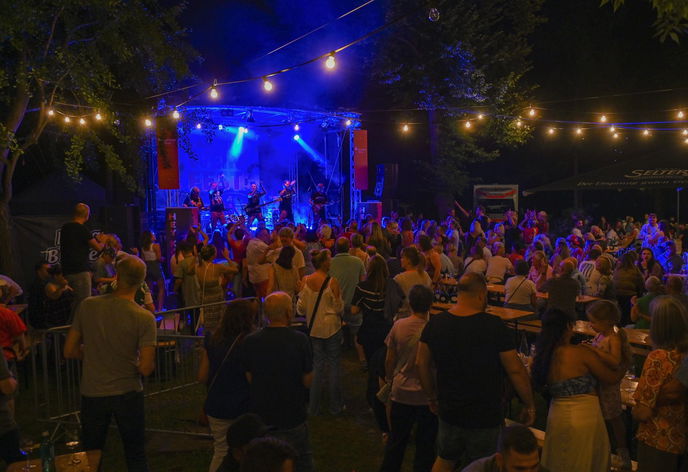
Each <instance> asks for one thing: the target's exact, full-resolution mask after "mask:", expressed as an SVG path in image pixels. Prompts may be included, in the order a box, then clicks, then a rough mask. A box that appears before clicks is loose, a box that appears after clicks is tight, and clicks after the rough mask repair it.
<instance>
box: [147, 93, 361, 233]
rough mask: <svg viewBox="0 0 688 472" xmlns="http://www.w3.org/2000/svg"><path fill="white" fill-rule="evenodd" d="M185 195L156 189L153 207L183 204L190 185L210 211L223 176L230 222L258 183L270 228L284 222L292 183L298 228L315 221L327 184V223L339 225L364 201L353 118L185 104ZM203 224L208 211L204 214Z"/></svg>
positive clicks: (182, 171)
mask: <svg viewBox="0 0 688 472" xmlns="http://www.w3.org/2000/svg"><path fill="white" fill-rule="evenodd" d="M179 112H180V114H181V116H182V120H180V122H179V125H178V129H177V132H178V136H179V138H178V143H179V144H178V147H179V184H180V189H179V190H157V192H156V195H155V197H154V200H155V207H156V208H155V209H156V210H158V212H159V211H164V210H165V208H167V207H180V206H182V203H183V201H184V199H185V197H186V196H187V195H188V193H189V191H190V189H191V188H192V187H198V188H199V189H200V190H201V193H200V195H201V197H202V199H203V202H204V204H205V205H206V206H207V205H208V202H209V194H208V192H209V190H210V187H211V184H212V183H213V182H218V181H219V180H220V176H224V186H225V188H224V192H223V195H222V197H223V200H224V206H225V210H226V211H225V213H226V216H227V218H229V219H231V218H233V217H235V216H237V215H241V214H244V206H245V205H246V204H247V195H248V192H249V187H250V185H251V184H252V183H256V184H259V185H260V184H262V185H263V187H264V188H265V190H266V192H267V194H266V195H265V196H264V197H263V198H262V199H261V203H262V204H265V206H263V208H262V210H263V215H264V217H265V221H266V224H267V226H268V227H272V226H273V224H274V223H275V222H276V221H277V219H278V218H279V213H278V210H277V208H278V204H279V203H278V202H277V201H276V200H277V197H278V194H279V192H280V190H281V189H282V184H283V182H284V181H285V180H290V181H291V180H294V181H296V183H295V190H296V196H295V197H294V204H293V210H294V219H295V223H306V224H309V223H310V222H311V220H312V213H311V209H310V205H309V199H310V195H311V193H312V192H313V191H314V190H315V186H316V185H317V184H318V183H323V184H325V188H326V193H327V196H328V198H329V201H330V204H329V206H327V208H326V214H327V218H328V219H329V220H330V221H331V222H332V223H336V224H338V223H339V221H340V220H344V219H346V218H349V216H350V215H351V214H352V213H353V211H354V209H355V208H356V207H357V204H358V202H359V201H360V191H358V190H355V189H354V186H353V184H352V182H353V145H352V139H353V138H352V136H353V132H352V131H353V130H354V129H355V128H357V127H358V126H359V121H358V120H359V116H358V115H357V114H355V113H334V112H319V111H305V110H296V109H284V108H263V107H244V106H212V107H193V106H190V107H180V108H179ZM201 220H202V224H203V226H204V227H207V224H208V223H209V213H208V212H207V211H202V212H201Z"/></svg>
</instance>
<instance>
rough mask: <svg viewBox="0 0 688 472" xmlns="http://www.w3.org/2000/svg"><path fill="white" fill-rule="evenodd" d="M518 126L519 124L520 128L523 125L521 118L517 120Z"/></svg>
mask: <svg viewBox="0 0 688 472" xmlns="http://www.w3.org/2000/svg"><path fill="white" fill-rule="evenodd" d="M516 126H518V127H519V128H520V127H521V126H523V122H522V121H521V119H520V118H519V119H518V120H516Z"/></svg>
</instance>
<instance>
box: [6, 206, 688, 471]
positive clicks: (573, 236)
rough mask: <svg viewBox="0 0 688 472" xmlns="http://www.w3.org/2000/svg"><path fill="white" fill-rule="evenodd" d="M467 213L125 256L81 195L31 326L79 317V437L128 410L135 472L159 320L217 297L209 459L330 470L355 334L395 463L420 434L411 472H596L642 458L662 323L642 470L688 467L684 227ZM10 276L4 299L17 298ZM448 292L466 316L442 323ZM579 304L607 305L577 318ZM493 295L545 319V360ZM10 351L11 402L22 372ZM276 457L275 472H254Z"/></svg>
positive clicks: (237, 465)
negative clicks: (520, 339)
mask: <svg viewBox="0 0 688 472" xmlns="http://www.w3.org/2000/svg"><path fill="white" fill-rule="evenodd" d="M456 207H457V209H458V212H457V211H455V210H451V211H450V212H449V214H448V215H447V217H446V219H444V220H439V221H437V220H429V219H424V218H422V217H414V216H413V215H406V216H403V217H400V216H399V215H397V214H395V213H392V214H391V215H390V216H389V217H385V218H382V219H381V220H380V221H378V220H376V219H374V218H373V217H371V216H367V217H366V218H364V219H363V220H361V221H357V220H351V221H349V222H348V224H346V225H332V224H328V223H325V222H322V224H320V225H319V226H318V227H317V228H315V229H308V228H306V227H305V226H304V225H291V224H285V225H283V226H281V227H278V228H274V229H273V230H270V229H268V228H266V227H264V226H261V227H258V228H257V229H255V230H253V231H252V230H251V229H249V228H248V227H247V225H245V224H244V222H243V221H242V220H240V221H239V222H238V223H235V224H228V225H227V227H226V228H225V230H224V231H222V230H215V231H214V232H213V233H212V234H211V236H210V237H209V236H208V235H206V234H205V233H204V232H203V231H202V230H201V229H200V228H198V227H191V228H189V229H188V232H185V233H184V234H181V235H180V237H179V239H178V240H177V241H176V246H175V247H176V249H175V251H174V254H172V255H171V257H170V260H165V259H164V254H163V253H162V251H161V248H160V245H159V243H158V242H157V241H156V237H155V234H154V233H153V232H151V231H146V232H144V233H143V235H142V238H141V244H140V245H139V247H137V248H130V249H129V250H128V251H126V252H125V251H124V250H123V248H122V245H121V243H120V242H119V239H118V238H117V237H116V235H97V236H95V237H93V236H92V234H91V233H90V232H89V231H88V230H87V229H86V226H85V223H86V222H87V221H88V219H89V209H88V206H87V205H85V204H79V205H78V206H77V207H76V210H75V216H74V220H73V221H71V222H69V223H67V224H65V226H64V227H63V229H62V235H61V238H62V248H61V252H62V260H61V264H60V265H49V264H45V263H42V262H41V263H39V264H37V265H36V280H35V281H34V283H33V284H32V285H31V287H30V289H29V290H28V294H27V300H28V304H29V308H28V312H27V313H28V317H27V319H28V321H29V324H30V326H31V327H33V328H35V329H44V328H47V327H51V326H59V325H63V324H66V323H70V324H71V329H70V332H69V335H68V337H67V341H66V344H65V352H64V354H65V357H68V358H78V359H83V374H82V375H83V376H82V380H81V393H82V428H83V434H84V446H85V447H87V448H91V449H100V448H102V445H103V444H104V441H105V436H106V433H107V425H108V424H109V422H110V419H111V417H112V416H114V418H115V420H116V422H117V423H118V426H119V433H120V435H121V437H122V441H123V444H124V451H125V456H126V461H127V466H128V469H129V470H130V471H134V470H135V471H139V470H148V469H147V462H146V456H145V451H144V449H143V447H142V445H143V443H144V442H143V439H142V438H143V436H142V435H143V431H144V426H145V413H144V408H143V394H142V388H143V387H142V384H141V380H140V378H141V376H146V375H149V374H150V373H151V372H152V371H153V369H154V365H155V363H154V356H155V345H156V328H157V327H160V326H157V324H156V323H157V322H156V320H155V317H154V316H153V312H156V311H162V310H164V309H165V308H173V307H175V305H176V306H178V307H182V308H183V307H195V306H199V305H201V306H204V308H203V310H202V315H201V317H200V319H198V320H197V323H192V324H191V325H190V326H188V329H192V330H193V332H194V334H202V335H203V343H202V350H201V353H202V357H201V362H200V369H199V374H198V377H199V380H200V381H201V382H203V383H205V384H206V386H207V396H206V399H205V402H204V412H205V415H206V416H207V422H208V425H209V428H210V431H211V433H212V436H213V447H214V453H213V457H212V460H211V465H210V472H215V471H235V470H242V471H243V470H251V471H254V470H292V468H293V470H297V471H308V470H313V469H314V466H313V460H312V449H311V446H310V438H309V431H308V421H307V420H308V417H309V416H316V415H323V414H325V411H327V412H328V414H330V415H342V414H345V413H346V398H345V395H344V389H343V386H342V382H343V380H342V353H343V350H344V349H346V348H347V347H350V348H352V349H355V351H356V356H357V358H358V360H359V362H360V364H361V370H362V371H363V372H367V376H368V382H367V388H366V391H365V392H361V395H365V397H366V399H367V402H368V404H369V406H370V408H371V410H372V412H373V414H374V417H375V420H376V424H377V426H378V427H379V429H380V432H381V436H382V441H383V443H384V458H383V460H382V463H381V465H380V470H381V471H398V470H401V467H402V464H403V463H404V458H405V455H406V454H405V452H406V448H407V445H408V442H409V441H410V439H411V437H412V436H415V456H414V458H413V464H414V470H416V471H425V470H427V471H429V470H432V471H433V472H437V471H444V470H446V471H452V470H457V468H458V470H462V469H463V468H465V469H463V470H466V471H469V472H476V471H491V470H500V471H506V470H550V471H563V472H566V471H600V472H601V471H606V470H608V469H609V466H610V460H611V459H610V457H611V455H610V454H611V451H612V444H613V446H614V452H616V455H617V456H618V457H619V458H620V461H621V467H624V468H628V467H630V458H631V452H630V451H631V450H632V447H631V445H630V444H628V442H627V439H626V437H627V432H626V426H625V424H624V421H623V414H622V409H621V400H620V382H621V379H622V378H623V376H624V375H625V374H626V371H627V370H628V369H629V367H630V366H631V364H632V355H631V351H630V347H629V345H628V339H627V337H626V334H625V331H624V327H625V326H629V325H632V324H634V326H635V327H636V328H645V329H649V330H650V337H651V341H652V346H653V348H654V350H652V351H651V352H650V353H649V355H648V357H647V360H646V361H645V365H644V368H643V371H642V374H641V376H640V379H639V384H638V389H637V392H636V394H635V398H636V406H635V407H634V408H633V417H634V418H635V419H636V420H637V421H638V422H639V424H640V426H639V428H638V433H637V435H636V437H637V444H638V446H637V459H638V462H639V467H640V469H639V470H647V471H652V470H658V471H659V470H661V471H676V470H678V466H679V459H681V457H682V456H683V455H684V452H685V448H686V441H685V439H686V438H685V436H686V433H687V432H686V422H685V419H686V418H685V411H684V410H685V402H686V396H685V392H686V391H685V388H686V387H684V386H683V384H684V382H683V381H684V380H685V384H687V385H688V361H687V362H686V366H684V367H682V364H683V359H684V353H685V351H686V349H688V305H686V303H687V302H688V297H686V295H685V290H684V283H683V281H684V270H683V266H684V262H683V258H682V256H681V254H682V252H683V251H682V247H683V244H682V241H683V236H684V231H685V230H684V229H683V228H682V227H680V226H679V225H676V224H674V223H673V222H671V221H658V219H657V217H656V216H655V215H654V214H650V215H647V216H646V220H645V221H646V222H644V223H643V224H641V223H639V222H635V221H634V220H633V218H630V217H627V218H626V219H624V220H617V221H615V222H609V221H607V220H606V219H605V218H602V219H601V220H600V221H599V223H597V224H591V223H590V222H586V221H585V219H582V218H574V219H573V220H572V222H571V225H570V227H569V228H567V229H565V230H564V233H563V234H558V233H555V231H553V230H552V229H551V227H550V222H549V221H548V216H547V215H546V214H545V213H544V212H535V211H526V212H525V215H524V216H523V218H522V219H519V218H518V214H517V213H516V212H515V211H508V212H507V213H506V214H505V215H504V217H503V219H501V220H500V221H490V219H489V218H488V217H487V215H486V214H485V211H484V209H483V208H481V207H478V208H476V209H475V210H474V211H472V212H467V211H466V210H464V209H463V208H462V207H461V206H460V205H458V204H457V205H456ZM91 251H93V252H96V253H97V254H98V259H97V261H96V263H95V267H94V268H92V267H91V266H90V265H89V253H90V252H91ZM139 257H140V258H139ZM163 267H169V271H167V270H166V269H163ZM166 272H167V273H168V274H169V276H168V277H166V276H165V273H166ZM2 280H3V282H0V289H2V288H3V287H6V288H5V289H4V292H3V293H4V295H5V296H4V297H3V300H2V301H3V303H8V302H9V300H10V299H13V298H17V297H20V296H21V293H17V291H18V290H19V291H21V288H19V287H17V288H14V287H13V286H12V285H11V284H10V282H11V280H9V279H7V280H5V279H2ZM447 281H453V282H452V283H448V282H447ZM488 284H492V285H503V292H504V300H503V302H502V301H498V302H497V301H495V300H491V299H490V297H489V296H488ZM9 287H12V289H10V288H9ZM151 287H153V288H154V290H151ZM447 287H449V289H448V288H447ZM448 290H449V291H450V292H451V293H450V299H451V302H452V305H451V308H449V309H448V310H444V311H440V312H439V313H436V314H434V315H432V316H431V315H430V312H431V307H432V306H433V304H436V303H437V302H438V301H440V300H443V298H442V297H444V296H445V294H446V292H447V291H448ZM539 292H546V293H547V294H548V297H546V298H545V297H538V294H539ZM579 295H587V296H590V297H592V298H591V300H596V301H594V302H593V303H589V304H587V305H586V309H585V310H581V304H580V303H577V297H578V296H579ZM223 302H225V303H223ZM488 302H491V303H500V304H503V305H504V306H506V307H510V308H516V309H520V310H527V311H529V312H532V314H533V315H532V317H533V318H539V319H541V321H542V331H541V333H540V334H539V335H538V339H537V343H536V347H535V357H534V360H533V361H532V363H531V364H529V365H524V362H522V359H521V357H519V355H518V354H517V351H516V345H515V344H516V343H515V339H516V336H515V335H514V332H513V331H512V330H510V329H509V328H507V326H506V325H505V324H504V323H503V322H502V321H501V319H500V318H498V317H496V316H494V315H492V314H489V313H488V312H487V306H488ZM8 312H11V310H6V309H4V308H2V307H0V314H1V315H2V316H3V318H10V317H11V315H10V314H8ZM14 316H15V317H16V314H14ZM577 319H588V320H589V321H590V323H591V327H592V328H593V329H594V331H595V332H596V333H597V336H596V337H595V338H594V339H593V340H592V342H591V343H580V344H579V343H578V342H577V340H576V336H575V335H574V331H573V327H574V325H575V321H576V320H577ZM12 320H14V321H13V323H14V326H13V328H12V330H9V329H7V328H4V327H0V333H1V334H0V341H1V342H3V347H5V344H13V343H14V342H15V341H17V340H22V339H23V336H24V334H25V333H26V330H27V328H26V326H25V325H24V323H23V322H22V321H21V319H19V320H18V321H17V320H16V319H15V318H12ZM122 320H126V322H123V321H122ZM8 323H9V322H6V324H7V325H8V326H10V325H11V323H9V324H8ZM5 330H7V334H5ZM10 341H12V342H10ZM19 346H20V347H19V349H20V351H21V350H22V349H25V348H22V347H21V346H22V345H21V343H20V344H19ZM82 346H83V347H82ZM5 358H6V359H7V360H8V361H10V368H9V369H7V371H8V375H7V376H6V377H4V375H5V374H4V370H3V366H2V365H0V390H1V391H2V392H3V393H5V394H7V393H8V392H9V391H10V390H11V389H12V388H13V387H12V386H13V385H15V384H14V383H13V381H12V378H13V375H12V374H11V373H10V372H12V368H11V367H12V363H11V361H12V360H13V358H11V357H10V358H8V356H7V353H6V356H5ZM3 382H4V383H3ZM507 386H508V387H509V388H506V387H507ZM6 390H7V392H6ZM275 392H279V396H280V401H279V402H277V401H275ZM508 392H511V393H510V394H509V393H508ZM534 392H540V393H541V394H542V395H543V397H545V398H547V399H548V400H549V413H548V416H547V419H546V424H547V427H546V439H545V443H544V448H543V453H542V461H541V462H542V463H541V464H540V458H539V454H538V448H537V442H536V441H535V439H534V437H533V436H532V433H531V432H530V430H529V429H528V428H524V427H519V426H513V427H508V428H504V422H505V411H506V406H507V404H508V401H509V399H510V398H512V397H517V398H518V399H520V401H521V403H522V406H521V408H519V411H520V417H519V418H518V419H519V420H520V421H521V422H522V423H523V424H524V425H526V426H530V425H532V424H533V422H534V421H535V415H536V407H535V406H536V404H535V400H534ZM7 403H9V402H7ZM0 409H3V406H2V403H0ZM7 410H8V411H9V410H10V406H7ZM3 411H4V410H3ZM242 428H243V429H242ZM16 430H17V429H16V425H14V428H13V429H12V431H16ZM414 431H415V432H414ZM0 433H2V431H0ZM17 437H18V435H17ZM3 438H4V436H2V437H0V443H1V444H2V445H3V446H2V447H0V452H1V451H2V450H5V445H6V444H8V443H6V442H4V441H3ZM610 438H611V442H610ZM17 441H18V440H17ZM16 446H17V447H16V450H18V444H17V445H16ZM12 447H14V446H12ZM10 450H12V448H10ZM16 450H15V452H16ZM267 457H272V458H274V463H275V464H278V465H277V466H275V467H276V468H273V469H268V468H264V469H259V468H258V467H259V466H258V465H256V464H258V463H259V462H260V460H261V458H267ZM3 458H5V459H6V460H7V461H10V460H14V459H16V457H13V456H11V455H3ZM256 461H257V462H256ZM246 464H251V465H246ZM509 464H511V465H509ZM514 464H515V465H514ZM512 466H513V467H512ZM518 467H521V468H518ZM524 467H525V468H524ZM629 470H630V469H629Z"/></svg>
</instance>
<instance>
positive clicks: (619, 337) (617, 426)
mask: <svg viewBox="0 0 688 472" xmlns="http://www.w3.org/2000/svg"><path fill="white" fill-rule="evenodd" d="M586 314H587V316H588V319H589V320H590V326H591V328H592V329H593V330H594V331H595V332H596V333H597V335H596V336H595V338H594V339H593V340H592V347H593V348H595V352H596V353H597V354H598V355H599V356H600V358H601V359H602V361H603V362H604V363H605V364H607V365H608V366H609V367H611V368H613V369H617V370H620V371H625V370H627V369H628V367H629V366H630V364H631V361H632V356H631V346H630V344H629V343H628V338H627V336H626V331H625V330H624V329H623V328H618V327H617V325H618V324H619V322H620V321H621V311H620V310H619V307H618V306H617V304H616V303H614V302H612V301H609V300H600V301H597V302H595V303H592V304H591V305H590V306H589V307H588V309H587V311H586ZM598 395H599V398H600V408H601V409H602V416H603V417H604V421H605V423H606V424H607V429H608V430H609V431H610V433H611V436H612V437H613V438H614V441H615V444H616V453H617V455H618V456H619V457H620V458H621V460H622V461H623V467H624V469H628V470H631V469H630V467H631V456H630V453H629V451H628V444H627V443H626V427H625V425H624V422H623V418H622V416H621V415H622V408H621V383H620V382H619V383H616V384H613V385H607V384H600V385H599V386H598Z"/></svg>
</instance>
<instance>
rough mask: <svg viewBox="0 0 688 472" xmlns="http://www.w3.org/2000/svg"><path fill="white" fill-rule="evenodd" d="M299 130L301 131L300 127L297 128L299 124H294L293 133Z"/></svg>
mask: <svg viewBox="0 0 688 472" xmlns="http://www.w3.org/2000/svg"><path fill="white" fill-rule="evenodd" d="M300 129H301V127H300V126H299V124H298V123H296V124H295V125H294V131H298V130H300Z"/></svg>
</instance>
